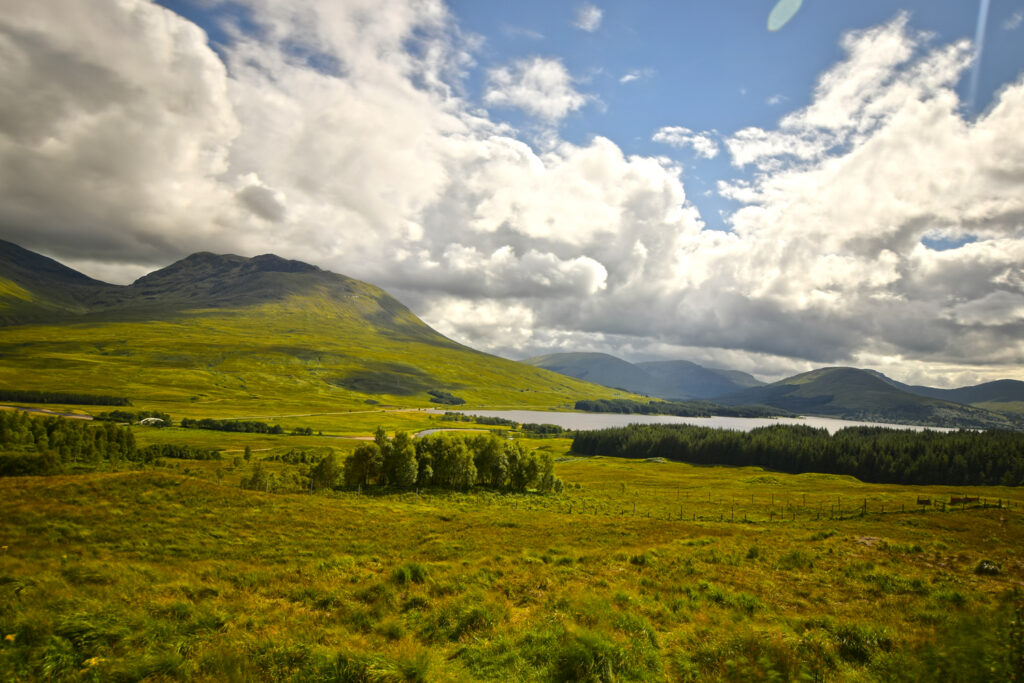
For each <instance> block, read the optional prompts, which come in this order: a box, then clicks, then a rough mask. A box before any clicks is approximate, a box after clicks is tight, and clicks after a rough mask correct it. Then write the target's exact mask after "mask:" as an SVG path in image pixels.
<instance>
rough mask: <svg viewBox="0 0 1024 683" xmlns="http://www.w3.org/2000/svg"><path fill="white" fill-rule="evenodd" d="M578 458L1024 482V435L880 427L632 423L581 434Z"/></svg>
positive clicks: (881, 479)
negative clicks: (716, 426)
mask: <svg viewBox="0 0 1024 683" xmlns="http://www.w3.org/2000/svg"><path fill="white" fill-rule="evenodd" d="M572 450H573V452H575V453H578V454H580V455H610V456H617V457H624V458H665V459H667V460H678V461H682V462H688V463H693V464H699V465H738V466H751V465H753V466H759V467H764V468H767V469H772V470H777V471H780V472H789V473H792V474H800V473H804V472H822V473H828V474H848V475H852V476H854V477H857V478H858V479H860V480H862V481H869V482H875V483H888V484H948V485H1003V486H1020V485H1022V484H1024V433H1021V432H1011V431H1004V430H988V431H966V430H960V431H956V432H937V431H930V430H925V431H913V430H898V429H890V428H885V427H847V428H846V429H841V430H839V431H837V432H836V433H835V434H834V435H830V434H829V432H828V430H825V429H815V428H812V427H808V426H804V425H773V426H770V427H761V428H758V429H753V430H751V431H749V432H738V431H731V430H725V429H712V428H708V427H694V426H689V425H630V426H629V427H621V428H612V429H602V430H598V431H592V432H580V433H578V434H577V435H576V438H575V439H574V440H573V444H572Z"/></svg>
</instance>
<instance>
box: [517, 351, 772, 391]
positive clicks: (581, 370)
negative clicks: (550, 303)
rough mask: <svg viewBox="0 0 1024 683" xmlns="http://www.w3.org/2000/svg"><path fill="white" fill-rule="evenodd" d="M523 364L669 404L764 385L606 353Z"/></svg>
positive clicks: (740, 375) (737, 375)
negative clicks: (661, 399) (674, 401)
mask: <svg viewBox="0 0 1024 683" xmlns="http://www.w3.org/2000/svg"><path fill="white" fill-rule="evenodd" d="M522 362H523V363H526V364H528V365H534V366H537V367H539V368H545V369H547V370H553V371H554V372H560V373H562V374H563V375H569V376H570V377H576V378H578V379H585V380H586V381H588V382H594V383H595V384H603V385H604V386H607V387H615V388H617V389H623V390H625V391H631V392H633V393H636V394H643V395H645V396H655V397H658V398H664V399H670V400H687V399H712V398H716V397H718V396H724V395H727V394H731V393H734V392H736V391H739V390H741V389H746V388H748V387H756V386H761V385H762V384H764V382H761V381H759V380H758V379H756V378H755V377H754V376H753V375H748V374H746V373H744V372H738V371H735V370H717V369H714V368H706V367H703V366H701V365H697V364H696V363H691V362H689V361H685V360H670V361H653V362H647V363H629V362H627V361H624V360H622V359H621V358H616V357H615V356H611V355H608V354H606V353H555V354H551V355H548V356H538V357H536V358H527V359H526V360H524V361H522Z"/></svg>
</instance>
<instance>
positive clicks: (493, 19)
mask: <svg viewBox="0 0 1024 683" xmlns="http://www.w3.org/2000/svg"><path fill="white" fill-rule="evenodd" d="M774 5H775V0H770V1H758V2H741V1H732V2H695V1H682V2H667V1H664V0H662V1H654V0H636V1H631V2H613V3H603V4H601V7H600V9H601V12H602V16H601V21H600V25H599V26H598V27H597V28H596V29H595V30H593V31H589V32H588V31H583V30H580V29H579V28H577V27H576V26H575V25H574V21H575V19H576V16H577V13H578V12H579V11H580V9H581V8H582V7H585V6H587V3H570V2H563V3H551V2H544V1H543V0H540V1H538V0H522V1H520V2H508V3H494V2H477V1H474V0H459V1H457V2H452V3H451V4H450V6H451V8H452V11H453V12H454V13H455V15H456V16H457V17H458V21H459V24H460V26H461V27H462V28H463V29H464V30H467V31H472V32H474V33H477V34H479V35H481V36H484V38H485V41H486V42H485V44H484V47H483V48H482V49H481V50H480V52H479V53H478V55H477V60H478V64H479V67H480V68H478V69H477V70H475V71H474V72H473V73H472V74H471V75H470V78H469V79H467V88H468V90H469V93H470V96H471V97H474V98H476V99H479V98H480V97H481V96H482V94H483V92H484V90H485V87H486V69H488V68H491V67H493V66H495V65H500V64H503V63H506V62H508V61H509V60H510V59H514V58H517V57H525V56H530V55H540V56H544V57H556V58H558V59H561V60H562V61H563V62H564V63H565V65H566V67H567V68H568V69H569V71H570V73H572V74H573V75H574V76H575V77H576V78H578V79H579V81H580V82H579V85H578V89H579V90H580V91H581V92H586V93H588V94H591V95H593V96H594V97H595V98H596V100H595V101H594V102H593V103H591V104H590V105H588V106H586V107H584V108H582V109H581V110H579V111H578V112H575V113H574V114H572V115H571V116H569V117H567V119H566V120H565V121H564V124H563V128H562V135H563V136H564V137H565V138H566V139H568V140H572V141H576V142H583V141H585V140H586V139H587V138H588V137H589V136H592V135H604V136H607V137H609V138H611V139H612V140H614V141H615V142H616V143H617V144H618V145H619V146H620V147H621V148H622V149H623V150H624V151H625V152H627V153H631V154H645V155H654V154H669V155H671V156H675V157H676V158H678V159H679V161H680V162H681V163H683V164H684V173H685V177H686V178H687V179H688V180H689V181H690V182H691V183H692V186H693V187H694V188H697V189H700V190H701V191H700V192H696V193H694V194H693V195H692V197H691V199H692V201H693V202H694V203H695V204H697V205H698V206H700V207H701V208H702V209H703V210H702V215H703V216H704V217H705V219H706V220H707V222H708V224H709V227H714V228H725V227H726V226H724V225H723V224H722V222H721V221H719V220H718V219H717V214H718V212H719V211H729V210H730V209H731V208H734V207H733V205H732V203H731V202H728V201H725V200H722V199H721V198H720V197H718V196H717V195H713V196H711V197H705V196H703V191H705V190H712V191H713V190H714V184H715V181H716V180H717V179H718V178H721V177H730V176H734V175H740V176H743V175H744V174H743V172H742V171H740V170H738V169H735V168H732V167H731V166H730V164H729V162H728V159H727V158H725V157H724V156H719V157H717V158H716V159H712V160H707V159H701V158H699V157H696V156H695V155H693V154H680V153H674V151H673V150H671V149H667V148H666V147H665V146H664V145H661V144H659V143H656V142H652V141H651V136H652V134H653V132H654V131H656V130H658V129H659V128H661V127H663V126H685V127H687V128H690V129H693V130H697V131H700V130H717V131H721V132H722V133H730V132H733V131H736V130H739V129H741V128H745V127H747V126H762V127H765V126H770V125H771V124H772V123H774V122H775V121H777V120H778V119H779V118H780V117H781V116H782V115H783V114H785V113H786V112H788V111H791V110H792V109H794V108H798V107H802V106H806V105H807V104H808V103H809V102H810V99H811V95H812V92H813V90H814V86H815V83H816V81H817V78H818V76H819V74H821V73H822V72H823V71H825V70H826V69H827V68H828V67H829V66H830V65H832V64H834V63H835V62H836V61H837V60H838V59H840V58H841V57H842V51H841V49H840V48H839V42H840V38H841V36H842V35H843V34H844V33H845V32H847V31H849V30H851V29H862V28H867V27H870V26H875V25H878V24H882V23H885V22H887V21H889V20H891V19H892V18H893V17H894V16H895V15H897V14H898V13H900V12H908V13H909V14H910V20H911V24H912V25H913V27H914V29H916V30H919V31H927V32H929V33H932V34H934V38H933V40H934V41H935V42H937V43H948V42H953V41H955V40H958V39H973V38H974V36H975V33H976V28H977V24H978V18H979V9H980V3H976V2H962V1H959V0H946V1H942V0H940V1H934V0H923V1H920V0H919V1H917V2H892V1H891V0H864V1H858V2H834V1H831V0H806V2H804V3H802V5H801V6H800V9H799V10H798V11H797V13H796V14H795V15H794V16H793V18H792V19H791V20H790V21H789V22H787V24H786V25H785V26H784V27H783V28H782V29H781V30H778V31H769V30H768V28H767V23H768V16H769V14H770V12H771V9H772V8H773V6H774ZM591 6H596V5H591ZM1022 11H1024V3H1021V2H1011V1H1007V0H1003V1H1000V0H996V1H995V2H993V3H992V5H991V7H990V10H989V16H988V22H987V27H986V42H985V55H984V57H983V60H982V63H981V70H980V72H979V74H980V76H979V87H978V99H977V102H976V106H975V109H978V110H980V109H984V108H985V107H986V106H987V105H988V103H989V102H990V101H991V98H992V95H993V94H994V92H995V91H997V90H998V89H1000V88H1002V87H1003V86H1005V84H1006V83H1008V82H1011V81H1012V80H1014V79H1015V78H1016V77H1017V76H1018V74H1019V73H1020V71H1021V69H1022V67H1024V31H1021V30H1020V29H1019V19H1014V17H1015V16H1017V17H1019V16H1020V15H1021V12H1022ZM1008 26H1013V27H1016V28H1017V30H1012V29H1009V28H1007V27H1008ZM628 74H635V75H636V76H637V78H636V79H635V80H630V81H628V82H626V83H621V82H620V80H621V79H622V78H623V77H624V76H627V75H628ZM969 82H970V78H969V77H966V78H964V79H963V81H962V82H961V83H960V84H959V86H958V87H957V91H958V92H959V93H960V94H961V95H962V97H963V99H964V101H965V102H966V101H967V99H968V90H969ZM493 115H494V116H496V117H498V118H502V119H503V120H507V121H509V122H510V123H512V124H513V125H516V126H527V127H528V126H529V121H528V120H526V117H524V116H516V112H514V111H511V112H510V111H508V110H496V111H495V112H494V114H493Z"/></svg>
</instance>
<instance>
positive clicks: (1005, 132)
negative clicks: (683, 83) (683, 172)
mask: <svg viewBox="0 0 1024 683" xmlns="http://www.w3.org/2000/svg"><path fill="white" fill-rule="evenodd" d="M843 47H844V48H845V49H846V51H847V57H846V59H845V60H844V61H842V62H841V63H839V64H838V65H836V66H835V67H833V68H832V69H830V70H829V71H828V72H826V73H825V74H824V75H823V76H822V77H821V78H820V79H819V83H818V87H817V88H816V91H815V97H814V99H813V101H812V102H811V104H810V105H809V106H807V107H806V108H804V109H801V110H798V111H795V112H792V113H790V114H789V115H787V116H786V117H784V118H783V119H782V121H781V122H780V124H779V127H778V129H775V130H763V129H758V128H748V129H744V130H741V131H738V132H737V133H736V134H735V135H734V136H732V137H731V138H729V139H728V140H727V141H726V146H727V148H728V149H729V151H730V154H731V155H732V158H733V163H735V164H737V165H745V164H753V165H754V166H756V167H757V168H758V169H759V170H760V172H759V173H758V174H756V176H755V179H754V180H753V181H752V182H748V183H739V182H737V183H725V184H723V185H722V187H721V191H722V193H723V194H724V195H725V196H727V197H730V198H732V199H735V200H737V201H738V202H740V203H741V204H743V206H742V208H740V209H739V210H738V211H736V212H735V213H734V214H733V215H732V217H731V224H732V228H733V230H734V232H735V234H736V235H737V237H738V239H737V244H741V245H743V248H742V249H741V250H737V251H736V252H735V253H733V254H732V255H731V256H730V257H729V258H730V260H733V259H736V258H739V259H744V258H746V259H747V260H746V263H747V273H748V279H749V280H750V281H751V285H748V288H747V291H749V292H751V293H752V294H754V295H756V296H759V297H766V298H770V299H771V300H774V301H777V302H780V303H782V304H784V305H785V306H786V307H788V308H791V309H793V310H794V311H800V315H801V316H802V315H805V314H819V313H821V312H824V311H829V312H832V313H834V314H835V315H837V316H838V318H839V319H840V320H842V321H843V322H842V323H841V324H842V325H843V326H844V327H846V328H847V330H848V331H849V333H850V334H855V335H859V336H861V337H862V341H860V342H858V344H857V346H860V347H861V349H860V350H856V349H853V350H851V351H850V353H851V355H853V356H854V357H860V356H863V355H865V354H866V350H867V349H872V350H873V352H874V354H875V356H876V360H877V356H878V355H883V354H882V352H883V351H886V352H888V353H889V354H890V355H891V356H900V357H904V358H905V357H907V356H912V357H916V358H919V359H929V360H931V361H933V362H936V363H953V362H956V360H957V359H959V360H960V361H968V359H981V358H985V359H987V360H986V361H985V362H989V363H994V364H996V363H999V362H1003V363H1012V362H1018V363H1019V362H1020V361H1021V360H1022V359H1024V344H1022V342H1021V337H1020V333H1021V331H1022V330H1024V315H1022V314H1024V311H1022V309H1021V308H1020V302H1019V299H1018V295H1019V293H1020V292H1021V291H1024V290H1021V289H1020V287H1021V284H1022V277H1021V267H1020V265H1019V264H1020V263H1022V262H1024V261H1022V260H1021V258H1022V255H1024V254H1022V252H1021V247H1022V241H1021V240H1022V238H1024V198H1022V197H1021V193H1020V190H1021V183H1022V182H1024V166H1022V165H1021V163H1020V159H1021V158H1024V157H1022V156H1021V155H1022V154H1024V139H1022V138H1021V136H1020V135H1019V134H1018V133H1016V132H1015V127H1016V124H1015V123H1013V116H1014V115H1016V116H1020V115H1021V114H1022V113H1024V80H1018V81H1017V82H1016V83H1014V84H1012V85H1010V86H1009V87H1008V88H1006V89H1005V90H1004V91H1003V92H1002V94H1001V95H1000V96H999V98H998V99H997V101H996V103H995V104H994V106H993V107H992V108H991V109H990V110H989V112H988V113H987V114H986V115H984V116H982V117H980V118H978V119H977V120H976V121H973V122H970V121H967V120H965V119H964V118H963V116H962V115H961V103H960V101H959V99H958V98H957V96H956V94H955V91H954V87H955V86H956V84H957V83H958V81H959V80H960V78H961V77H962V75H963V73H964V72H965V71H966V69H968V68H969V66H970V63H971V48H970V45H969V44H967V43H962V42H961V43H954V44H952V45H945V46H937V47H931V46H930V45H929V43H928V40H927V38H926V37H925V36H922V35H918V34H915V33H913V32H912V31H911V30H909V28H908V26H907V18H906V17H905V16H903V15H901V16H898V17H897V18H896V19H894V20H893V21H892V22H890V23H889V24H887V25H884V26H881V27H877V28H874V29H870V30H867V31H861V32H855V33H851V34H849V35H848V36H846V38H845V39H844V41H843ZM937 233H941V234H943V235H944V236H946V237H947V238H950V239H953V240H958V238H962V237H967V236H971V237H972V239H973V238H974V237H977V238H978V239H976V240H974V241H970V242H968V243H964V244H961V246H959V247H957V248H954V249H948V250H945V251H937V250H933V249H930V248H928V247H927V246H926V245H925V244H924V243H923V242H922V240H925V238H927V237H928V236H929V235H933V234H937ZM743 252H746V253H748V254H751V255H753V254H755V253H756V254H757V255H758V257H759V258H757V259H754V258H749V257H746V256H745V255H744V253H743ZM753 281H756V282H758V283H759V284H758V285H757V286H753V284H752V282H753ZM868 355H870V354H868Z"/></svg>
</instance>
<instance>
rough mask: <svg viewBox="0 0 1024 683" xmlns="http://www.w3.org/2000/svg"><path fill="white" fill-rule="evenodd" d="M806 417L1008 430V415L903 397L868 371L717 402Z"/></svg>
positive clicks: (826, 372)
mask: <svg viewBox="0 0 1024 683" xmlns="http://www.w3.org/2000/svg"><path fill="white" fill-rule="evenodd" d="M718 401H719V402H721V403H724V404H726V405H752V404H763V405H769V406H772V407H775V408H781V409H783V410H789V411H792V412H796V413H803V414H807V415H824V416H830V417H841V418H846V419H853V420H869V421H879V422H898V423H906V424H926V425H933V426H950V427H978V428H993V427H1002V428H1012V427H1013V426H1014V424H1013V421H1012V420H1011V419H1010V418H1009V417H1007V416H1006V415H1002V414H999V413H996V412H993V411H989V410H984V409H982V408H978V407H974V406H968V405H963V404H959V403H953V402H951V401H944V400H941V399H938V398H931V397H928V396H920V395H918V394H914V393H910V392H908V391H904V390H902V389H900V388H899V387H898V386H896V383H894V382H892V380H888V379H887V378H885V377H884V376H881V375H879V373H876V372H874V371H871V370H858V369H856V368H821V369H818V370H812V371H811V372H805V373H803V374H800V375H795V376H793V377H789V378H787V379H784V380H781V381H779V382H775V383H774V384H768V385H766V386H762V387H752V388H749V389H745V390H743V391H739V392H736V393H734V394H730V395H729V396H726V397H721V398H719V399H718Z"/></svg>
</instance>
